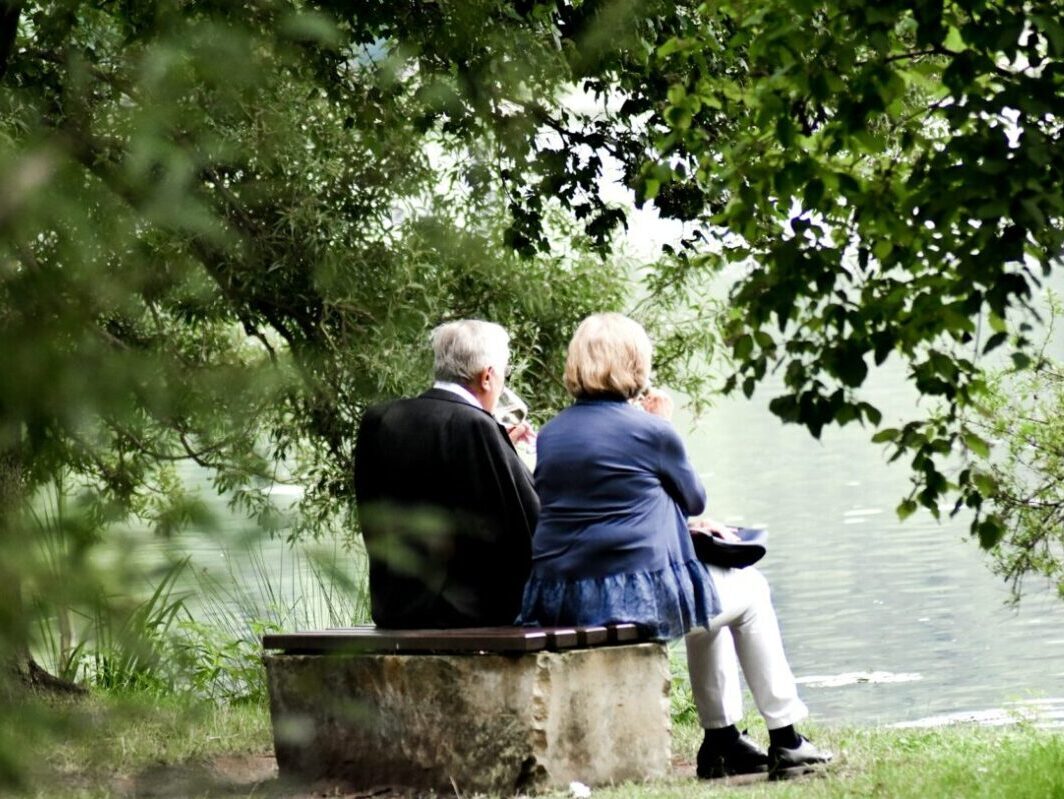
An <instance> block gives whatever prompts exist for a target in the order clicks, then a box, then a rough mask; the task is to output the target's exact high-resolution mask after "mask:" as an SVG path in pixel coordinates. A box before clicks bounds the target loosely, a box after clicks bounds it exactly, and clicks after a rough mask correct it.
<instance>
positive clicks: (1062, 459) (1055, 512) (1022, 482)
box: [973, 360, 1064, 600]
mask: <svg viewBox="0 0 1064 799" xmlns="http://www.w3.org/2000/svg"><path fill="white" fill-rule="evenodd" d="M1061 407H1064V365H1062V364H1060V363H1059V362H1056V361H1048V360H1041V361H1040V365H1039V368H1038V369H1036V370H1034V371H1031V372H1027V373H1024V374H1023V375H1020V376H1009V375H1001V376H999V377H998V379H997V380H996V381H995V382H994V383H993V384H992V390H991V392H990V396H989V398H988V402H987V417H986V434H987V436H988V437H990V438H993V439H994V440H996V441H999V442H1001V444H1000V447H999V449H1000V452H998V453H997V457H996V458H995V459H994V460H993V461H992V462H991V463H990V464H989V465H988V467H986V468H984V469H982V470H980V471H979V472H978V473H976V474H974V475H973V480H978V481H979V484H980V486H981V489H982V491H983V492H984V493H985V494H986V495H987V496H990V497H992V498H993V500H994V507H995V511H996V513H995V516H994V519H995V521H996V522H997V529H996V530H994V531H993V535H994V538H993V539H992V540H990V541H989V544H990V545H991V546H992V547H993V549H992V550H991V551H992V554H993V557H994V564H995V567H996V570H997V571H998V573H999V574H1001V575H1002V576H1003V577H1004V578H1005V579H1007V580H1008V581H1009V583H1010V585H1011V587H1012V591H1013V595H1014V597H1015V598H1016V599H1017V600H1018V599H1019V598H1020V594H1021V591H1022V587H1023V581H1024V578H1029V577H1035V578H1044V579H1045V580H1046V581H1047V582H1049V584H1051V585H1053V586H1055V587H1056V590H1057V594H1058V595H1059V596H1060V597H1061V598H1064V485H1062V482H1061V475H1064V420H1062V419H1061V414H1060V409H1061Z"/></svg>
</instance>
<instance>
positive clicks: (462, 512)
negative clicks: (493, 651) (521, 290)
mask: <svg viewBox="0 0 1064 799" xmlns="http://www.w3.org/2000/svg"><path fill="white" fill-rule="evenodd" d="M509 338H510V337H509V335H508V334H507V333H506V331H505V330H504V329H503V328H502V327H500V326H499V325H496V324H493V323H491V322H482V321H479V320H474V319H465V320H461V321H457V322H448V323H446V324H443V325H440V326H439V327H437V328H436V329H435V330H433V331H432V336H431V341H432V349H433V354H434V360H435V377H436V382H435V384H434V385H433V387H432V388H431V389H429V390H428V391H426V392H425V393H424V394H422V395H421V396H419V397H414V398H411V399H400V400H396V401H394V402H390V403H387V404H385V405H379V406H376V407H373V408H370V409H369V410H367V411H366V413H365V416H364V417H363V419H362V425H361V427H360V428H359V434H358V443H357V446H356V449H355V495H356V498H357V500H358V509H359V518H360V521H361V524H362V533H363V537H364V538H365V542H366V550H367V552H368V553H369V561H370V568H369V586H370V599H371V604H372V613H373V620H374V621H375V622H376V623H377V624H378V625H380V626H381V627H392V628H412V627H477V626H485V625H499V624H512V623H513V621H514V619H515V618H516V616H517V612H518V610H519V609H520V605H521V592H522V589H523V588H524V583H525V579H526V578H527V577H528V573H529V569H530V564H531V546H532V531H533V530H534V529H535V526H536V518H537V516H538V514H539V500H538V499H537V498H536V492H535V489H534V488H533V485H532V477H531V475H530V474H529V471H528V468H527V467H526V466H525V465H524V463H523V462H522V461H521V459H520V458H519V457H518V455H517V452H516V450H515V449H514V445H513V442H512V441H511V437H510V435H511V434H508V433H507V431H506V430H505V429H504V428H503V427H502V426H501V425H500V424H499V423H498V422H497V421H496V420H495V418H494V417H493V416H492V412H493V411H494V410H495V406H496V403H497V402H498V399H499V395H500V394H501V393H502V389H503V385H504V382H505V379H506V370H507V364H508V361H509ZM522 432H524V431H512V434H513V435H514V436H515V437H517V436H519V435H521V433H522Z"/></svg>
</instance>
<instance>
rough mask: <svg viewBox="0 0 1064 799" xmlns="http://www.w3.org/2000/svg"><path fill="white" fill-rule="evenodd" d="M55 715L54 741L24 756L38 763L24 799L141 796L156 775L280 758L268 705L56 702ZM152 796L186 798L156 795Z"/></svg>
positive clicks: (106, 699) (99, 699)
mask: <svg viewBox="0 0 1064 799" xmlns="http://www.w3.org/2000/svg"><path fill="white" fill-rule="evenodd" d="M35 710H36V711H37V712H40V711H41V709H40V708H36V709H35V708H34V707H32V706H30V707H27V708H26V712H27V713H34V712H35ZM48 710H49V711H51V712H50V713H48V716H49V717H50V718H51V719H52V720H53V721H52V728H51V730H50V733H51V735H48V736H42V738H41V739H40V740H39V741H37V742H26V743H27V744H31V745H30V746H28V747H27V749H29V750H30V751H28V752H26V753H24V755H30V756H32V758H33V764H32V766H31V770H30V774H29V779H28V781H27V783H28V784H27V787H26V788H25V789H24V790H23V792H22V793H21V794H16V795H21V796H25V797H33V798H34V799H44V797H60V796H61V797H72V798H74V797H76V798H78V799H80V798H81V797H85V798H86V799H88V797H93V798H95V797H101V798H102V797H119V796H130V795H140V794H141V793H142V792H143V791H142V788H143V782H144V777H145V775H150V774H151V773H152V772H158V773H159V775H160V777H162V778H163V779H172V778H173V777H174V776H175V775H176V774H178V773H180V772H185V773H186V774H188V773H193V772H195V771H196V767H197V766H202V765H205V764H207V763H209V762H211V761H212V760H214V759H216V758H219V757H222V756H241V755H250V754H271V755H272V738H271V733H270V719H269V711H268V710H267V708H266V707H265V706H263V705H261V704H235V705H213V704H208V703H203V702H189V701H185V700H179V699H174V698H162V697H158V696H151V697H150V698H148V697H147V696H143V695H142V696H136V695H134V696H132V697H130V696H125V697H122V696H117V697H116V696H108V695H101V694H96V695H93V696H91V697H90V698H89V699H87V700H69V701H64V702H62V704H61V705H60V706H59V707H58V708H57V707H56V704H55V703H54V702H53V703H51V706H50V707H49V708H48ZM56 710H59V712H58V713H56V712H55V711H56ZM49 741H50V742H49ZM33 743H35V745H32V744H33ZM168 767H173V768H168ZM148 795H167V796H180V795H183V794H182V793H165V794H159V793H158V792H155V791H149V792H148ZM190 795H193V794H190ZM199 795H204V796H208V795H213V793H211V792H204V793H202V794H199ZM225 795H229V794H225Z"/></svg>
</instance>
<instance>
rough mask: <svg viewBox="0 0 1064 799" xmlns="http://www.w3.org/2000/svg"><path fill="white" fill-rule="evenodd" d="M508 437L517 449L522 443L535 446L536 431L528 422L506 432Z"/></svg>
mask: <svg viewBox="0 0 1064 799" xmlns="http://www.w3.org/2000/svg"><path fill="white" fill-rule="evenodd" d="M506 435H508V436H509V437H510V441H512V442H513V444H514V446H515V447H516V446H517V445H518V444H520V443H522V442H525V443H527V444H533V443H535V441H536V431H535V430H533V429H532V425H530V424H529V423H528V422H521V423H520V424H515V425H514V426H513V427H511V428H509V429H508V430H507V431H506Z"/></svg>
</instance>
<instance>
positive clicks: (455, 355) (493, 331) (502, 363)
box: [429, 319, 510, 385]
mask: <svg viewBox="0 0 1064 799" xmlns="http://www.w3.org/2000/svg"><path fill="white" fill-rule="evenodd" d="M429 340H430V341H431V342H432V354H433V359H434V371H435V376H436V379H437V380H442V381H445V382H448V383H461V384H462V385H469V384H470V383H473V382H474V381H475V380H476V377H477V375H479V374H480V373H481V372H482V371H483V370H484V369H487V368H488V367H489V366H493V367H495V368H496V369H504V368H505V367H506V363H507V361H508V360H509V358H510V334H509V333H507V332H506V330H505V329H504V328H503V327H502V326H501V325H497V324H495V323H494V322H482V321H481V320H479V319H459V320H458V321H456V322H444V323H443V324H442V325H440V326H439V327H437V328H436V329H434V330H433V331H432V333H431V334H430V336H429Z"/></svg>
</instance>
